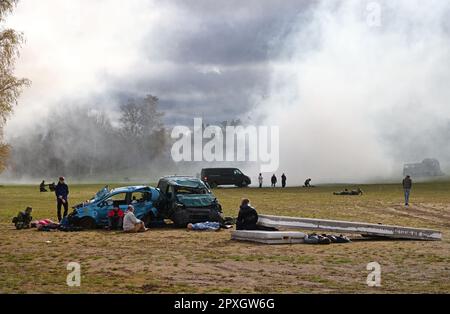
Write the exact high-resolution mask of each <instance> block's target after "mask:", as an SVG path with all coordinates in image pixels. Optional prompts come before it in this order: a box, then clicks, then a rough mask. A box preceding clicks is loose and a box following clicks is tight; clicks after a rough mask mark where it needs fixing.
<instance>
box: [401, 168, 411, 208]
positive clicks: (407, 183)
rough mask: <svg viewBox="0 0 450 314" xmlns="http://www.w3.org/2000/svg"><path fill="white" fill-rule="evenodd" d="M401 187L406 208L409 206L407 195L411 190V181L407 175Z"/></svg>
mask: <svg viewBox="0 0 450 314" xmlns="http://www.w3.org/2000/svg"><path fill="white" fill-rule="evenodd" d="M402 185H403V191H404V193H405V206H408V205H409V195H410V193H411V188H412V180H411V177H410V176H409V175H408V176H406V177H405V178H404V179H403V181H402Z"/></svg>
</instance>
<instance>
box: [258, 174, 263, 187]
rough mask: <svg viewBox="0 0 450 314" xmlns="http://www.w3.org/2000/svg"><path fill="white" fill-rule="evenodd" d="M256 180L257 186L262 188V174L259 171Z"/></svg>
mask: <svg viewBox="0 0 450 314" xmlns="http://www.w3.org/2000/svg"><path fill="white" fill-rule="evenodd" d="M258 182H259V187H260V188H262V185H263V176H262V174H261V173H260V174H259V176H258Z"/></svg>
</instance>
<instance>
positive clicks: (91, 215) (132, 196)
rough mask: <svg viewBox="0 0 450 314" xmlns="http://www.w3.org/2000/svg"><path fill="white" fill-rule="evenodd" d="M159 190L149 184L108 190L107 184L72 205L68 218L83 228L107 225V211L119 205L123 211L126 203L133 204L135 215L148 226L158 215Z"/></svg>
mask: <svg viewBox="0 0 450 314" xmlns="http://www.w3.org/2000/svg"><path fill="white" fill-rule="evenodd" d="M159 201H160V192H159V190H158V189H155V188H153V187H149V186H126V187H120V188H115V189H112V190H110V189H109V188H108V186H105V187H104V188H103V189H101V190H100V191H98V192H97V193H96V194H95V196H94V197H93V198H92V199H90V200H88V201H86V202H83V203H81V204H78V205H75V206H74V207H73V209H74V211H73V212H72V213H71V214H70V215H69V219H70V220H71V221H72V222H73V224H74V225H76V226H80V227H82V228H83V229H94V228H97V227H102V226H107V225H108V216H107V215H108V212H109V211H110V210H111V209H113V208H116V207H119V208H120V209H122V210H123V211H124V212H125V211H126V209H127V207H128V205H130V204H131V205H133V207H134V209H135V212H134V213H135V215H136V217H137V218H138V219H141V220H142V221H144V223H145V224H146V225H147V226H148V225H149V224H150V222H152V221H153V220H155V219H156V217H158V209H157V206H158V203H159Z"/></svg>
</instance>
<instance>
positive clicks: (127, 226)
mask: <svg viewBox="0 0 450 314" xmlns="http://www.w3.org/2000/svg"><path fill="white" fill-rule="evenodd" d="M147 230H148V229H147V228H145V224H144V222H143V221H142V220H140V219H137V218H136V216H135V215H134V207H133V206H132V205H128V209H127V211H126V213H125V216H124V218H123V231H125V232H131V233H135V232H144V231H147Z"/></svg>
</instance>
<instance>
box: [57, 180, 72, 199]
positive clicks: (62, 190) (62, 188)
mask: <svg viewBox="0 0 450 314" xmlns="http://www.w3.org/2000/svg"><path fill="white" fill-rule="evenodd" d="M55 195H56V197H57V198H59V197H60V196H62V198H63V199H65V200H67V196H68V195H69V187H68V186H67V184H65V183H60V182H58V184H57V185H56V186H55Z"/></svg>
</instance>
